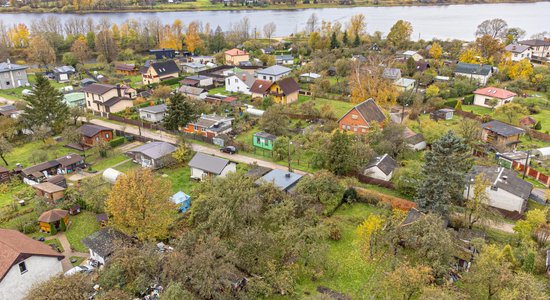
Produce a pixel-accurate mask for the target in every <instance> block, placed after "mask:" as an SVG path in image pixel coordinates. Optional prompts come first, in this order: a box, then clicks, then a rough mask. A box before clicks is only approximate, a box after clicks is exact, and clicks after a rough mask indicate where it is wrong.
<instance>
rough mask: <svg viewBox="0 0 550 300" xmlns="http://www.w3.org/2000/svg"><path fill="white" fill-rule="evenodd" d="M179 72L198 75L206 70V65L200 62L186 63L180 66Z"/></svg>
mask: <svg viewBox="0 0 550 300" xmlns="http://www.w3.org/2000/svg"><path fill="white" fill-rule="evenodd" d="M181 70H182V71H183V72H185V73H198V72H200V71H204V70H206V65H204V64H202V63H200V62H188V63H183V64H182V65H181Z"/></svg>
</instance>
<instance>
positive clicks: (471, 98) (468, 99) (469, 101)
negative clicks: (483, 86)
mask: <svg viewBox="0 0 550 300" xmlns="http://www.w3.org/2000/svg"><path fill="white" fill-rule="evenodd" d="M473 103H474V95H473V94H472V95H468V96H465V97H464V104H466V105H472V104H473Z"/></svg>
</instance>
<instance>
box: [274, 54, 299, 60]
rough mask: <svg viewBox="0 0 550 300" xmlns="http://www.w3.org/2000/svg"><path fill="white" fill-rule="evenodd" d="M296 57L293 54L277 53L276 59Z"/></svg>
mask: <svg viewBox="0 0 550 300" xmlns="http://www.w3.org/2000/svg"><path fill="white" fill-rule="evenodd" d="M289 59H294V56H292V55H291V54H282V55H275V60H289Z"/></svg>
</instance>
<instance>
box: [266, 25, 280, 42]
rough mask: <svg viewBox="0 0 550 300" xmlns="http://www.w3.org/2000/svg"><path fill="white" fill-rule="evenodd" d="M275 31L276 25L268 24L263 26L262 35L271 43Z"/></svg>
mask: <svg viewBox="0 0 550 300" xmlns="http://www.w3.org/2000/svg"><path fill="white" fill-rule="evenodd" d="M275 30H277V24H275V23H274V22H269V23H267V24H265V25H264V35H265V37H266V38H267V39H268V40H269V42H271V37H272V36H273V34H274V33H275Z"/></svg>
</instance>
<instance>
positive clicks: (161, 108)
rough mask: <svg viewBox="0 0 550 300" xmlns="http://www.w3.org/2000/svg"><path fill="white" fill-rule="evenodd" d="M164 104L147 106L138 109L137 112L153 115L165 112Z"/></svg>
mask: <svg viewBox="0 0 550 300" xmlns="http://www.w3.org/2000/svg"><path fill="white" fill-rule="evenodd" d="M166 108H167V107H166V104H159V105H153V106H147V107H143V108H140V109H139V111H145V112H150V113H154V114H158V113H163V112H165V111H166Z"/></svg>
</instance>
